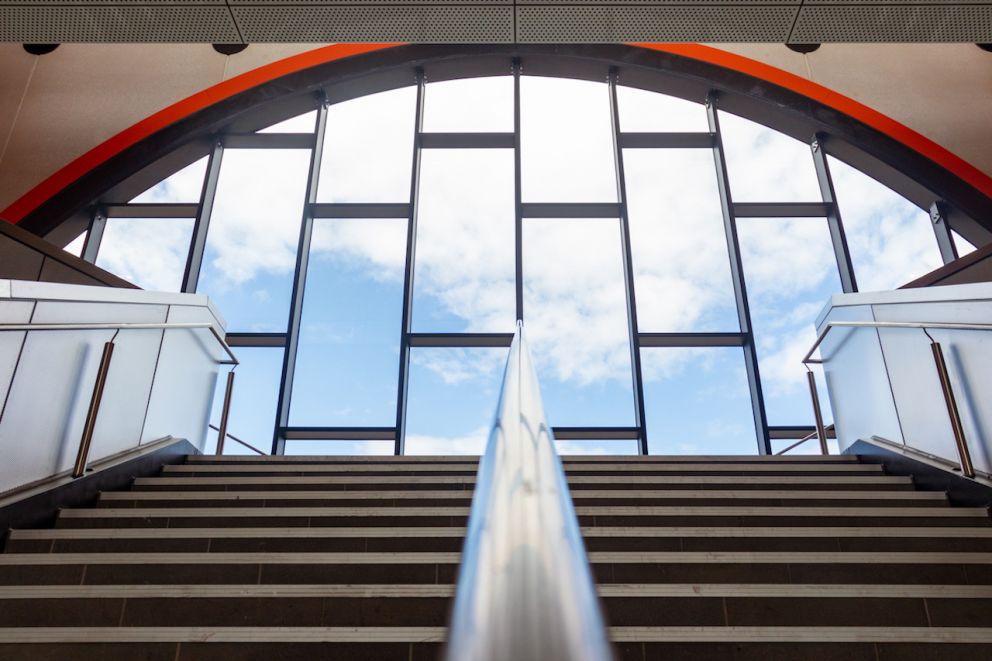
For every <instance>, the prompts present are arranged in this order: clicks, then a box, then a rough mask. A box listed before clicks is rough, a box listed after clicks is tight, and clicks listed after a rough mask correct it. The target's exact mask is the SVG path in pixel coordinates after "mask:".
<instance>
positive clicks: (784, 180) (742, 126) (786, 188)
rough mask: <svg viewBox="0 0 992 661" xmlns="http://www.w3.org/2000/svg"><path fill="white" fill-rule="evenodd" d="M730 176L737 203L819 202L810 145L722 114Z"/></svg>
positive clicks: (734, 116)
mask: <svg viewBox="0 0 992 661" xmlns="http://www.w3.org/2000/svg"><path fill="white" fill-rule="evenodd" d="M720 130H721V132H722V135H723V148H724V152H725V153H726V156H727V176H728V177H729V178H730V191H731V194H732V196H733V198H734V201H735V202H819V201H820V200H822V199H823V198H822V196H821V195H820V186H819V184H818V183H817V179H816V170H815V169H814V167H813V156H812V154H811V153H810V148H809V146H808V145H805V144H803V143H801V142H799V141H798V140H794V139H792V138H790V137H789V136H787V135H785V134H784V133H779V132H778V131H775V130H773V129H770V128H767V127H765V126H762V125H761V124H757V123H755V122H752V121H749V120H747V119H744V118H743V117H738V116H737V115H731V114H730V113H726V112H721V113H720Z"/></svg>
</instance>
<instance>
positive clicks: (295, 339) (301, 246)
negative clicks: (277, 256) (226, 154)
mask: <svg viewBox="0 0 992 661" xmlns="http://www.w3.org/2000/svg"><path fill="white" fill-rule="evenodd" d="M321 101H322V102H321V104H320V106H319V107H318V109H317V120H316V131H315V133H314V141H313V147H312V149H311V152H310V172H309V174H308V176H307V188H306V193H305V197H304V204H303V220H302V222H301V223H300V239H299V243H298V244H297V248H296V270H295V271H294V274H293V293H292V296H291V297H290V301H289V319H288V321H287V323H286V348H285V350H284V352H283V357H282V376H281V378H280V380H279V399H278V401H277V402H276V420H275V428H274V429H273V432H272V454H284V453H285V450H286V439H285V437H284V436H283V431H282V430H283V428H284V427H287V426H289V407H290V404H291V400H292V397H293V374H294V372H295V370H296V352H297V349H298V348H299V344H300V320H301V318H302V316H303V296H304V290H305V289H306V280H307V267H308V265H309V263H310V240H311V238H312V237H313V205H314V204H315V203H316V201H317V186H318V185H319V183H320V163H321V159H322V158H323V154H324V136H325V135H326V133H327V107H328V104H327V102H326V100H323V99H322V100H321Z"/></svg>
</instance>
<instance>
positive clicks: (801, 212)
mask: <svg viewBox="0 0 992 661" xmlns="http://www.w3.org/2000/svg"><path fill="white" fill-rule="evenodd" d="M829 213H830V205H829V204H826V203H824V202H735V203H734V217H735V218H826V217H827V215H828V214H829Z"/></svg>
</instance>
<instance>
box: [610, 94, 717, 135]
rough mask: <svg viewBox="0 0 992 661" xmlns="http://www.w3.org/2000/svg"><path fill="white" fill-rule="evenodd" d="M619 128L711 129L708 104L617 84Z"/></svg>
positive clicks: (661, 130)
mask: <svg viewBox="0 0 992 661" xmlns="http://www.w3.org/2000/svg"><path fill="white" fill-rule="evenodd" d="M617 106H618V109H619V111H620V130H621V131H623V132H625V133H709V130H710V127H709V122H708V121H707V119H706V108H705V107H704V106H703V105H701V104H699V103H693V102H691V101H686V100H684V99H677V98H675V97H674V96H668V95H666V94H658V93H657V92H648V91H646V90H641V89H637V88H634V87H624V86H623V85H618V86H617Z"/></svg>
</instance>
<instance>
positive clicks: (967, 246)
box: [66, 230, 976, 257]
mask: <svg viewBox="0 0 992 661" xmlns="http://www.w3.org/2000/svg"><path fill="white" fill-rule="evenodd" d="M84 236H85V235H84ZM951 236H952V237H953V239H954V247H955V248H957V249H958V257H964V256H965V255H967V254H968V253H972V252H975V249H976V248H975V244H973V243H972V242H971V241H969V240H968V239H966V238H964V237H963V236H961V235H960V234H958V233H957V232H955V231H954V230H951ZM78 240H79V239H76V241H78ZM76 241H73V243H75V242H76ZM68 249H69V248H68V247H66V250H68ZM74 254H78V253H74Z"/></svg>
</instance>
